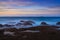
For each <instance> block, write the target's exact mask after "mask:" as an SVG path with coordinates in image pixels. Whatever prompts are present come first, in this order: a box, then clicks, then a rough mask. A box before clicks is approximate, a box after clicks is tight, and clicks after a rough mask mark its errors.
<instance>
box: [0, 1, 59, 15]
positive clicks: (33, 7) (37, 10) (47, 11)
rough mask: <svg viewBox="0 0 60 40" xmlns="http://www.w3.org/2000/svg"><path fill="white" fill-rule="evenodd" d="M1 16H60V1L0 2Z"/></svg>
mask: <svg viewBox="0 0 60 40" xmlns="http://www.w3.org/2000/svg"><path fill="white" fill-rule="evenodd" d="M0 16H60V0H0Z"/></svg>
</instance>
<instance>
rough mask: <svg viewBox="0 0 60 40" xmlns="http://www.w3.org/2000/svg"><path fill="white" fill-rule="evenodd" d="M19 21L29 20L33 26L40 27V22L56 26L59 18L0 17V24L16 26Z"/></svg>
mask: <svg viewBox="0 0 60 40" xmlns="http://www.w3.org/2000/svg"><path fill="white" fill-rule="evenodd" d="M21 20H31V21H33V22H35V24H33V25H34V26H37V25H40V24H41V22H46V23H47V24H49V25H56V23H57V22H60V17H0V24H16V23H19V22H20V21H21Z"/></svg>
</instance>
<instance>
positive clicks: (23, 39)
mask: <svg viewBox="0 0 60 40" xmlns="http://www.w3.org/2000/svg"><path fill="white" fill-rule="evenodd" d="M58 28H59V27H58V26H48V25H46V26H36V27H30V28H19V29H16V28H5V29H0V40H60V30H57V29H58Z"/></svg>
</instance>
